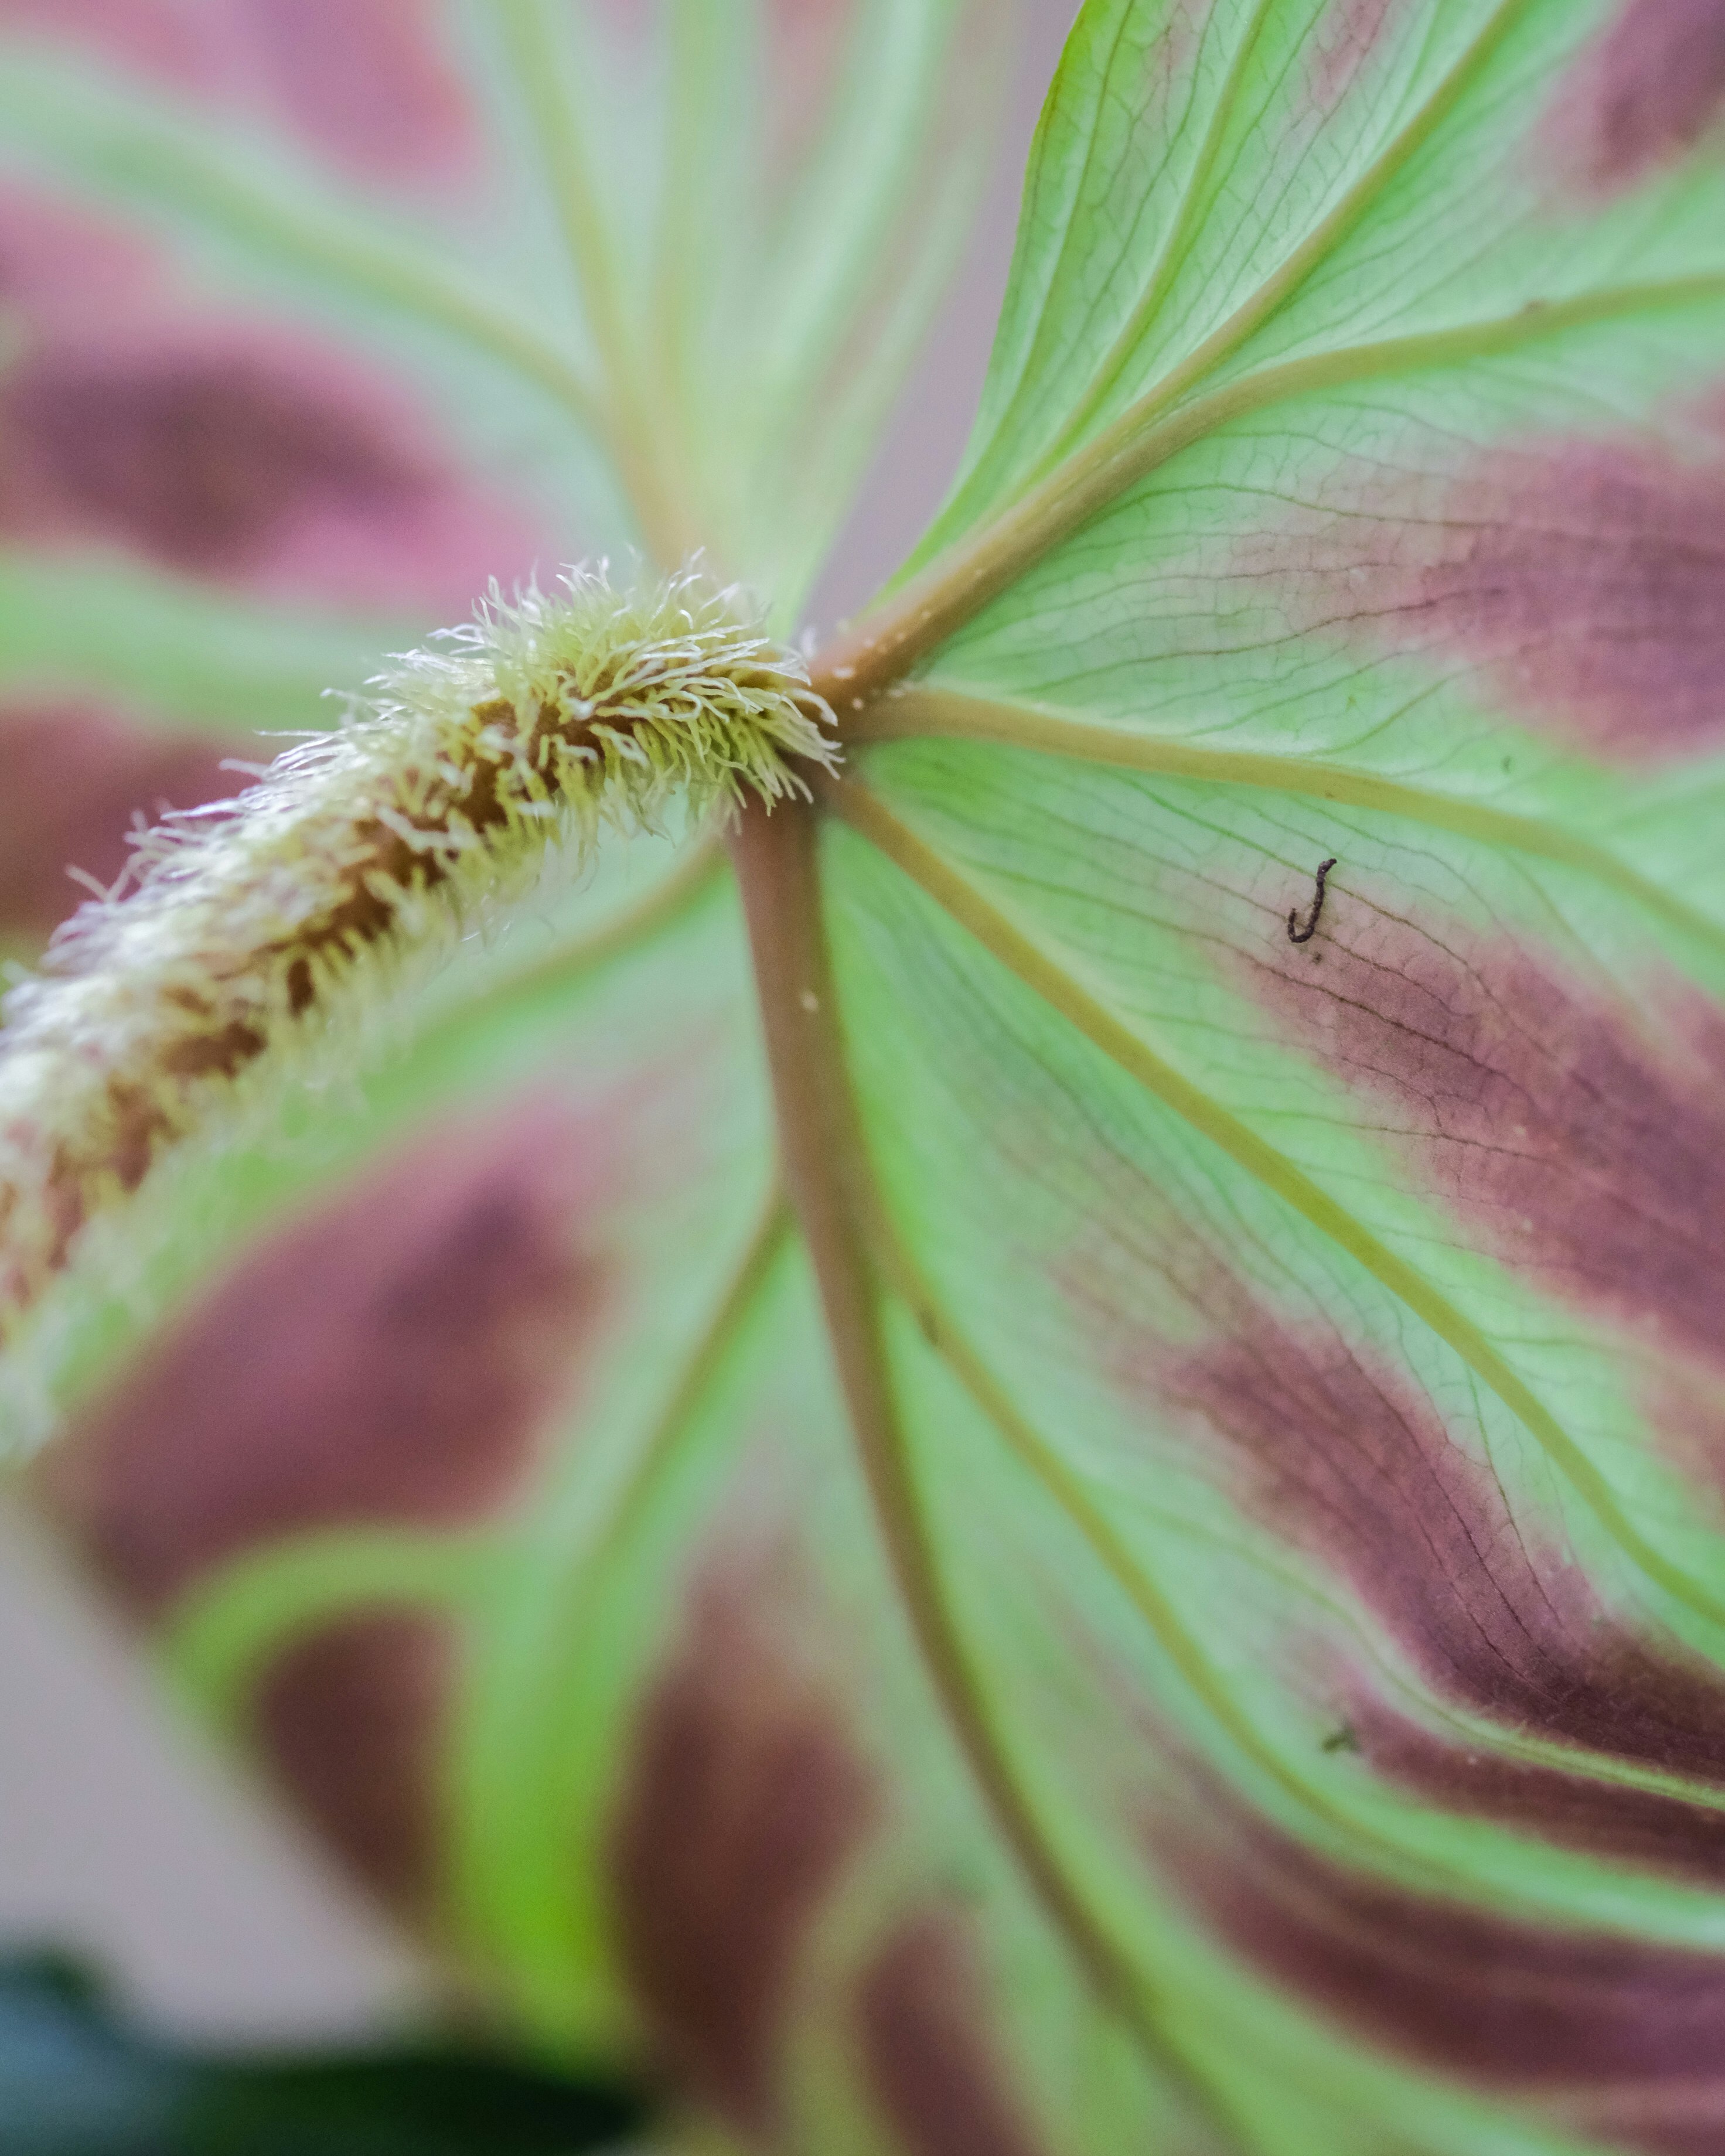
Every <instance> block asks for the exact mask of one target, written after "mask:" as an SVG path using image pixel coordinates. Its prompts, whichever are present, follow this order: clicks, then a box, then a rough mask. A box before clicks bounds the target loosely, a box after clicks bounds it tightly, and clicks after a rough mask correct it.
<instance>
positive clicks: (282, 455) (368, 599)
mask: <svg viewBox="0 0 1725 2156" xmlns="http://www.w3.org/2000/svg"><path fill="white" fill-rule="evenodd" d="M416 433H417V430H416V429H414V428H413V425H412V423H410V422H409V421H408V419H407V418H406V417H405V416H404V415H403V413H400V412H399V410H398V409H397V408H395V403H394V400H393V398H388V397H385V396H384V395H383V394H382V393H380V392H379V391H378V390H377V388H376V387H375V386H374V385H372V384H371V383H369V382H361V381H360V380H359V379H358V378H357V375H356V372H355V371H354V370H353V369H352V368H351V367H347V366H345V365H340V364H335V363H332V362H331V361H330V360H329V359H328V358H327V357H326V356H324V355H322V354H319V353H314V352H311V350H309V349H308V348H307V347H305V346H304V345H303V343H301V342H300V341H299V340H297V339H295V340H289V339H285V338H268V337H260V336H257V335H256V334H254V333H247V334H236V333H235V332H234V331H232V330H229V329H225V328H221V327H218V326H210V327H208V329H206V330H205V331H204V332H203V334H202V335H201V336H198V337H197V338H196V339H195V340H193V339H190V338H188V337H187V336H186V335H185V333H184V331H183V330H181V331H177V332H174V333H173V334H172V335H164V334H162V333H159V332H151V331H144V332H143V333H142V334H141V335H139V336H136V337H135V338H133V339H131V340H123V339H121V338H120V337H119V336H116V335H113V334H108V335H105V336H100V337H92V338H90V339H88V340H85V341H80V342H79V343H78V344H77V345H75V346H63V345H57V344H52V343H50V344H49V345H48V346H44V347H42V348H39V350H37V351H36V352H33V353H32V354H31V355H29V356H28V357H26V358H24V359H23V361H21V362H19V363H18V365H17V366H16V367H14V368H13V371H12V372H11V373H10V374H9V375H8V377H6V378H5V380H4V381H3V382H0V536H4V537H6V538H8V539H10V540H13V542H19V541H28V542H32V543H34V544H38V545H40V544H42V543H44V542H50V543H57V544H59V545H60V546H66V545H69V544H74V543H82V544H90V543H96V544H100V545H105V546H110V547H122V548H130V549H135V550H136V551H137V552H141V553H142V554H144V555H146V556H147V557H150V558H151V559H152V560H154V561H156V562H160V563H161V564H162V565H163V566H164V567H168V568H171V569H176V570H179V571H182V572H187V573H189V574H193V575H198V576H203V577H216V578H220V579H223V580H224V581H234V582H244V583H248V584H249V585H251V586H253V587H254V588H262V589H263V590H264V591H267V592H271V593H281V594H283V595H310V596H313V597H316V598H320V599H323V600H333V601H336V602H338V603H344V604H347V605H350V606H352V605H357V604H358V605H362V604H367V603H369V604H372V605H375V606H379V607H398V608H413V609H414V610H415V611H424V612H427V613H431V614H432V615H433V616H434V617H435V616H437V615H439V614H441V615H442V616H444V618H447V619H462V618H464V617H465V614H466V613H467V612H468V611H469V609H470V607H471V605H472V603H473V600H474V598H475V594H476V593H480V592H482V591H483V590H484V589H485V586H486V585H487V583H489V582H490V579H491V577H494V576H495V577H499V578H500V579H501V581H503V582H505V583H510V582H512V581H513V580H514V579H515V578H516V577H518V576H519V575H521V573H522V572H525V571H526V569H527V568H528V567H529V566H530V564H531V558H532V550H531V542H529V541H528V539H527V537H526V527H525V523H524V520H523V519H522V518H521V516H520V514H519V513H518V512H513V511H506V510H505V509H504V508H503V507H502V506H501V504H500V503H499V502H497V501H496V500H491V499H487V498H486V497H485V495H481V494H480V493H478V492H477V491H475V490H472V489H470V488H469V487H467V486H465V485H463V484H462V483H461V482H459V481H458V480H456V479H455V478H454V476H453V475H451V474H450V473H449V471H448V470H447V469H446V468H445V467H444V464H443V462H442V460H441V459H439V457H437V456H435V455H434V454H432V453H431V452H430V451H429V449H425V448H424V447H423V446H421V445H420V444H418V441H417V440H416V439H415V435H416Z"/></svg>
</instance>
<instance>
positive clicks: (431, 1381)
mask: <svg viewBox="0 0 1725 2156" xmlns="http://www.w3.org/2000/svg"><path fill="white" fill-rule="evenodd" d="M604 1146H605V1141H604V1139H603V1136H602V1135H601V1133H599V1132H597V1131H595V1130H593V1129H592V1128H589V1127H587V1126H586V1125H584V1124H583V1123H582V1122H579V1121H578V1119H577V1118H576V1117H575V1116H574V1114H573V1112H572V1111H571V1110H570V1109H569V1108H567V1106H563V1105H562V1104H561V1103H557V1102H552V1101H545V1100H536V1099H528V1100H526V1101H516V1103H515V1104H514V1106H513V1108H512V1110H510V1111H502V1112H500V1113H499V1114H498V1115H497V1116H496V1117H495V1120H490V1121H487V1122H485V1123H484V1124H478V1125H470V1126H469V1125H459V1124H457V1125H452V1126H450V1127H447V1128H445V1129H444V1130H441V1131H439V1132H437V1133H436V1134H435V1136H433V1137H421V1138H420V1139H418V1140H417V1141H416V1142H414V1143H413V1144H412V1145H411V1146H410V1147H408V1148H407V1149H406V1150H405V1152H402V1153H400V1154H398V1156H397V1158H395V1159H393V1161H390V1162H389V1163H387V1164H386V1165H385V1166H383V1167H382V1168H380V1169H377V1170H376V1171H374V1172H373V1173H372V1174H370V1175H369V1176H368V1177H367V1178H364V1179H363V1180H362V1181H361V1182H360V1183H357V1184H356V1185H354V1186H353V1187H352V1188H349V1189H348V1190H347V1191H346V1192H345V1193H343V1194H342V1195H341V1197H340V1198H339V1199H336V1200H334V1201H333V1202H331V1203H327V1204H324V1205H322V1206H321V1207H319V1208H318V1209H316V1211H315V1212H314V1213H313V1214H311V1216H310V1217H309V1218H308V1219H305V1220H302V1221H301V1222H300V1223H299V1224H296V1225H294V1226H292V1227H289V1228H286V1229H282V1230H281V1231H280V1232H279V1233H278V1234H277V1235H275V1237H274V1238H273V1240H270V1242H268V1243H267V1244H266V1245H264V1247H263V1249H261V1250H259V1252H258V1253H257V1254H256V1255H254V1256H253V1257H252V1258H250V1259H249V1260H248V1261H247V1262H245V1263H244V1264H243V1265H240V1266H239V1268H238V1270H235V1271H234V1273H233V1274H231V1275H230V1276H228V1278H227V1279H226V1280H225V1281H223V1284H222V1285H221V1286H219V1287H218V1288H217V1289H216V1290H215V1291H213V1293H212V1294H211V1295H210V1296H208V1297H207V1299H206V1300H205V1301H203V1304H202V1305H201V1306H198V1308H197V1309H195V1310H194V1311H193V1312H192V1313H191V1315H190V1316H189V1317H187V1318H186V1319H184V1320H183V1321H182V1322H181V1323H180V1324H179V1326H178V1327H176V1328H175V1329H173V1330H172V1332H169V1333H168V1334H167V1336H166V1337H164V1338H163V1339H162V1341H161V1342H160V1343H159V1344H158V1345H157V1346H156V1347H154V1348H152V1349H151V1351H150V1352H149V1353H147V1354H146V1357H145V1358H144V1360H143V1361H142V1363H141V1364H140V1366H139V1367H137V1368H135V1369H134V1370H133V1371H131V1373H130V1374H129V1375H128V1376H126V1377H125V1378H122V1379H121V1383H120V1385H119V1386H118V1388H117V1389H116V1391H115V1392H114V1393H113V1394H111V1395H110V1397H109V1398H108V1399H105V1401H104V1402H103V1403H102V1404H100V1405H99V1406H98V1407H97V1408H96V1409H95V1410H94V1411H93V1412H92V1413H90V1414H89V1415H88V1416H86V1418H85V1420H84V1422H83V1424H82V1425H81V1426H80V1427H79V1428H77V1429H74V1430H73V1431H72V1432H70V1433H69V1435H68V1437H67V1439H66V1440H64V1443H63V1444H62V1445H60V1446H59V1447H58V1448H57V1449H56V1450H55V1451H54V1452H53V1453H52V1454H51V1455H49V1457H48V1460H47V1461H46V1464H45V1471H44V1481H45V1484H46V1489H47V1494H48V1496H49V1501H50V1503H51V1505H52V1506H53V1507H54V1509H55V1510H56V1511H57V1512H59V1514H60V1515H61V1516H62V1517H63V1518H64V1520H65V1521H66V1522H67V1523H68V1524H69V1526H70V1527H71V1528H72V1529H73V1531H74V1533H75V1535H76V1536H77V1537H78V1539H79V1540H80V1543H83V1544H84V1546H85V1548H87V1549H88V1550H89V1551H90V1553H91V1555H92V1556H93V1558H94V1559H95V1563H96V1564H97V1567H98V1568H99V1569H100V1572H101V1573H103V1574H104V1575H105V1577H106V1578H108V1579H109V1581H110V1583H111V1584H113V1585H114V1586H115V1587H116V1589H118V1590H119V1592H120V1593H121V1594H122V1595H123V1596H124V1597H125V1599H126V1600H127V1601H128V1602H129V1603H131V1604H132V1605H133V1606H134V1607H135V1608H136V1609H141V1610H143V1611H145V1612H149V1611H153V1610H156V1609H160V1608H161V1607H162V1605H163V1604H166V1603H167V1602H169V1601H170V1600H172V1598H173V1597H174V1595H175V1594H177V1593H178V1592H179V1591H180V1590H181V1589H182V1588H183V1587H185V1586H186V1585H187V1584H189V1583H190V1582H191V1581H193V1579H195V1578H198V1576H199V1575H200V1574H201V1573H204V1572H206V1571H208V1569H209V1568H212V1567H213V1566H215V1565H217V1564H218V1563H221V1562H222V1560H223V1558H227V1557H228V1556H231V1555H232V1554H234V1553H236V1552H238V1551H240V1550H244V1549H246V1548H251V1547H252V1546H253V1545H254V1544H256V1543H262V1542H267V1541H270V1540H274V1539H275V1538H277V1537H281V1536H285V1535H287V1534H290V1533H292V1532H294V1531H295V1530H296V1529H305V1528H309V1527H326V1526H336V1525H340V1524H344V1523H350V1522H367V1521H391V1520H402V1521H413V1522H424V1523H429V1524H431V1525H436V1526H445V1525H446V1526H449V1527H459V1526H463V1525H465V1524H468V1523H470V1522H473V1521H475V1520H477V1519H480V1518H481V1517H484V1516H485V1514H486V1513H488V1512H491V1511H493V1510H495V1508H496V1507H499V1506H501V1505H503V1504H505V1503H506V1502H507V1501H509V1499H510V1498H511V1496H513V1495H514V1494H515V1493H516V1491H518V1489H519V1488H520V1487H521V1483H522V1481H523V1479H524V1477H525V1476H526V1474H527V1473H528V1471H530V1469H531V1466H532V1463H533V1460H534V1458H535V1455H536V1450H537V1447H538V1444H539V1441H540V1440H541V1438H542V1435H544V1433H545V1431H546V1429H547V1424H549V1423H550V1421H551V1419H552V1417H553V1416H554V1415H555V1414H556V1413H557V1411H558V1410H559V1409H560V1408H561V1407H562V1405H563V1404H565V1403H566V1402H567V1399H568V1397H569V1394H570V1393H571V1390H572V1386H573V1384H574V1383H575V1382H576V1378H577V1373H578V1368H579V1364H580V1360H581V1357H582V1354H583V1349H584V1348H585V1347H587V1345H588V1343H589V1342H590V1341H591V1340H592V1338H593V1334H594V1332H595V1330H596V1328H597V1327H598V1323H599V1322H600V1319H601V1316H602V1312H603V1306H604V1301H605V1275H604V1270H603V1267H602V1265H600V1263H599V1261H598V1260H597V1259H596V1258H594V1257H593V1256H591V1255H588V1254H587V1253H586V1252H584V1251H583V1249H582V1247H581V1240H580V1236H581V1221H582V1216H583V1212H584V1211H585V1210H586V1209H587V1208H588V1206H590V1205H591V1204H593V1200H594V1198H595V1196H596V1193H597V1192H598V1188H599V1187H600V1183H601V1178H602V1175H603V1157H604Z"/></svg>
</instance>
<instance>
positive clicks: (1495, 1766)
mask: <svg viewBox="0 0 1725 2156" xmlns="http://www.w3.org/2000/svg"><path fill="white" fill-rule="evenodd" d="M1348 1733H1349V1738H1350V1743H1351V1747H1352V1748H1353V1749H1355V1750H1357V1751H1358V1752H1359V1753H1361V1754H1362V1755H1363V1758H1364V1759H1365V1762H1366V1763H1367V1764H1368V1766H1369V1767H1370V1768H1371V1769H1372V1771H1373V1773H1374V1774H1379V1775H1382V1776H1383V1777H1384V1779H1387V1780H1389V1781H1391V1782H1394V1783H1395V1784H1398V1785H1399V1787H1400V1788H1403V1789H1406V1790H1408V1791H1409V1794H1412V1795H1414V1796H1416V1797H1418V1798H1420V1799H1422V1800H1423V1801H1424V1802H1425V1803H1427V1804H1433V1805H1435V1806H1436V1807H1438V1808H1439V1809H1440V1810H1444V1811H1448V1812H1458V1813H1461V1814H1464V1815H1466V1816H1468V1817H1470V1818H1475V1819H1488V1820H1496V1821H1497V1823H1498V1825H1502V1826H1506V1827H1508V1828H1510V1829H1511V1830H1512V1831H1514V1832H1516V1833H1519V1834H1525V1835H1528V1836H1529V1837H1530V1838H1531V1839H1532V1840H1538V1841H1540V1842H1543V1843H1545V1844H1547V1845H1550V1844H1553V1843H1555V1844H1557V1845H1558V1846H1559V1847H1561V1848H1565V1849H1578V1850H1584V1851H1588V1852H1589V1854H1591V1855H1594V1856H1601V1857H1604V1858H1606V1859H1607V1860H1609V1861H1610V1862H1612V1863H1615V1864H1627V1865H1633V1866H1640V1867H1645V1869H1647V1870H1650V1871H1665V1872H1670V1873H1672V1874H1675V1875H1676V1876H1681V1877H1684V1878H1688V1879H1693V1880H1695V1881H1697V1882H1698V1883H1700V1884H1702V1885H1703V1886H1712V1887H1715V1888H1717V1887H1719V1886H1725V1809H1717V1808H1715V1807H1714V1806H1712V1805H1711V1804H1699V1803H1693V1802H1688V1801H1686V1800H1685V1799H1682V1798H1681V1797H1676V1796H1671V1795H1667V1794H1665V1793H1664V1792H1662V1791H1661V1790H1657V1789H1635V1788H1633V1787H1630V1786H1629V1785H1627V1784H1624V1783H1621V1782H1610V1781H1604V1780H1600V1779H1597V1778H1595V1777H1594V1776H1591V1775H1588V1774H1577V1773H1574V1772H1572V1771H1571V1770H1569V1769H1568V1768H1564V1767H1560V1766H1555V1765H1552V1764H1549V1763H1545V1762H1542V1761H1539V1760H1533V1759H1526V1758H1515V1757H1513V1756H1512V1755H1511V1754H1510V1753H1505V1752H1502V1751H1498V1750H1496V1749H1494V1748H1491V1746H1489V1745H1485V1744H1481V1743H1476V1742H1473V1741H1471V1740H1470V1739H1469V1738H1467V1737H1466V1735H1464V1734H1462V1733H1461V1732H1459V1731H1455V1730H1451V1731H1450V1732H1446V1733H1445V1734H1441V1735H1440V1734H1439V1733H1438V1732H1436V1731H1435V1730H1432V1729H1428V1728H1425V1727H1422V1726H1421V1725H1420V1723H1418V1722H1411V1721H1409V1720H1408V1718H1407V1717H1405V1716H1404V1715H1401V1714H1399V1713H1397V1712H1394V1710H1393V1709H1391V1708H1389V1707H1385V1706H1384V1705H1383V1704H1382V1703H1381V1702H1378V1701H1374V1700H1369V1699H1366V1698H1363V1697H1361V1698H1358V1699H1356V1701H1355V1702H1354V1704H1353V1707H1351V1709H1350V1711H1349V1716H1348Z"/></svg>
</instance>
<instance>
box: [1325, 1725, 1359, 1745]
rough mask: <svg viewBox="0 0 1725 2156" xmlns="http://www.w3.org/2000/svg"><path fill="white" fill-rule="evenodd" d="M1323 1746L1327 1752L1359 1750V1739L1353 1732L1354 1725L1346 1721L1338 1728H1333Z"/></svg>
mask: <svg viewBox="0 0 1725 2156" xmlns="http://www.w3.org/2000/svg"><path fill="white" fill-rule="evenodd" d="M1323 1749H1324V1750H1325V1751H1326V1752H1358V1749H1359V1739H1358V1737H1356V1736H1355V1735H1354V1733H1353V1724H1352V1723H1351V1722H1343V1723H1342V1724H1341V1726H1340V1727H1338V1728H1336V1729H1332V1731H1331V1732H1330V1733H1329V1735H1328V1736H1327V1738H1325V1739H1324V1741H1323Z"/></svg>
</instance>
